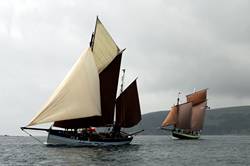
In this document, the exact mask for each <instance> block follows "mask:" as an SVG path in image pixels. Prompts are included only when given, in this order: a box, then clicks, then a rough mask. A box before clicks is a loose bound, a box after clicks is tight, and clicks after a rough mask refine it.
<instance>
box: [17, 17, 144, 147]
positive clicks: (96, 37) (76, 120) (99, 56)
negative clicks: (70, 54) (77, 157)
mask: <svg viewBox="0 0 250 166" xmlns="http://www.w3.org/2000/svg"><path fill="white" fill-rule="evenodd" d="M124 50H125V49H123V50H120V49H119V48H118V46H117V45H116V43H115V42H114V40H113V39H112V37H111V36H110V34H109V33H108V31H107V30H106V28H105V27H104V25H103V24H102V23H101V21H100V20H99V18H98V17H97V19H96V25H95V31H94V32H93V34H92V36H91V41H90V46H89V48H87V49H86V50H85V51H84V52H83V53H82V54H81V56H80V58H79V59H78V60H77V62H76V63H75V64H74V66H73V67H72V69H71V70H70V71H69V73H68V74H67V76H66V77H65V78H64V80H63V81H62V82H61V83H60V85H59V86H58V87H57V88H56V90H55V91H54V93H53V94H52V96H51V97H50V98H49V100H48V102H47V103H46V104H45V106H44V107H43V109H42V110H41V112H39V113H38V114H37V115H36V116H35V117H34V118H33V119H32V120H31V122H30V123H29V124H28V125H27V126H26V127H21V129H22V130H23V131H25V132H26V129H30V130H43V131H47V132H48V137H47V143H46V144H47V145H70V146H99V145H101V146H105V145H123V144H129V143H130V142H131V141H132V139H133V135H135V134H137V133H138V132H135V133H132V134H129V133H126V132H123V131H122V130H121V128H130V127H133V126H135V125H136V124H138V123H139V122H140V120H141V111H140V103H139V96H138V90H137V83H136V79H135V80H134V81H133V82H132V83H131V84H130V85H129V86H128V87H127V88H126V89H125V90H124V91H123V90H122V91H121V93H120V95H119V97H118V98H116V94H117V84H118V79H119V72H120V65H121V58H122V53H123V51H124ZM123 73H125V70H124V72H123ZM123 80H124V75H123ZM122 87H123V83H122ZM114 115H115V117H114ZM114 119H115V120H114ZM49 122H53V125H52V126H51V127H50V128H49V129H42V128H34V127H30V126H33V125H37V124H42V123H49ZM95 127H102V128H103V127H104V128H106V129H107V130H106V131H96V128H95ZM58 128H60V129H58ZM139 132H141V131H139Z"/></svg>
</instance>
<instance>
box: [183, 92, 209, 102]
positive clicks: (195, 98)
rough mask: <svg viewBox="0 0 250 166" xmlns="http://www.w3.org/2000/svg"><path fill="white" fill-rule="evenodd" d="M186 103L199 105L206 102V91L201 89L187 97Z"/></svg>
mask: <svg viewBox="0 0 250 166" xmlns="http://www.w3.org/2000/svg"><path fill="white" fill-rule="evenodd" d="M186 97H187V102H192V103H193V105H196V104H200V103H202V102H204V101H206V100H207V89H203V90H200V91H197V92H194V93H192V94H190V95H187V96H186Z"/></svg>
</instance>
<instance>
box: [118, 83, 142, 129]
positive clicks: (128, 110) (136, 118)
mask: <svg viewBox="0 0 250 166" xmlns="http://www.w3.org/2000/svg"><path fill="white" fill-rule="evenodd" d="M140 120H141V109H140V103H139V96H138V90H137V84H136V80H135V81H134V82H133V83H131V84H130V85H129V87H128V88H127V89H125V91H123V92H122V94H121V95H120V96H119V97H118V98H117V100H116V125H117V126H119V127H125V128H126V127H132V126H135V125H136V124H138V123H139V122H140Z"/></svg>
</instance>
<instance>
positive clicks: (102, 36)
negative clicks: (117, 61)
mask: <svg viewBox="0 0 250 166" xmlns="http://www.w3.org/2000/svg"><path fill="white" fill-rule="evenodd" d="M92 40H93V41H92V42H91V47H92V51H93V54H94V59H95V62H96V66H97V69H98V72H99V73H101V72H102V71H103V70H104V69H105V68H106V67H107V66H108V65H109V64H110V63H111V62H112V61H113V59H114V58H115V57H116V56H117V55H118V53H119V48H118V46H117V45H116V43H115V42H114V40H113V39H112V37H111V36H110V34H109V33H108V31H107V30H106V29H105V27H104V26H103V24H102V23H101V21H100V20H99V19H98V17H97V19H96V27H95V32H94V35H93V39H92Z"/></svg>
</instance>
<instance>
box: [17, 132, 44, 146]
mask: <svg viewBox="0 0 250 166" xmlns="http://www.w3.org/2000/svg"><path fill="white" fill-rule="evenodd" d="M22 131H23V132H25V133H26V134H28V135H29V136H30V137H32V138H33V139H35V140H37V141H38V142H39V143H41V144H44V143H43V142H42V141H41V140H39V139H38V138H36V137H34V136H33V135H31V134H30V133H28V132H27V131H25V130H22Z"/></svg>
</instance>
